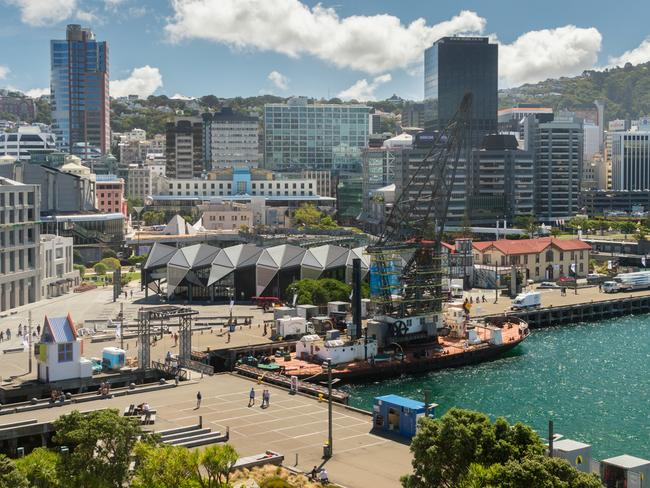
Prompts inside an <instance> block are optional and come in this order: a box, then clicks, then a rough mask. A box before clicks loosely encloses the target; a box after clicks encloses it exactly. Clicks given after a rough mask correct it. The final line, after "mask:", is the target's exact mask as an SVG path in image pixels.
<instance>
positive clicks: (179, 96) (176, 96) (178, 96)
mask: <svg viewBox="0 0 650 488" xmlns="http://www.w3.org/2000/svg"><path fill="white" fill-rule="evenodd" d="M169 98H171V99H172V100H194V97H188V96H187V95H183V94H181V93H174V94H173V95H172V96H171V97H169Z"/></svg>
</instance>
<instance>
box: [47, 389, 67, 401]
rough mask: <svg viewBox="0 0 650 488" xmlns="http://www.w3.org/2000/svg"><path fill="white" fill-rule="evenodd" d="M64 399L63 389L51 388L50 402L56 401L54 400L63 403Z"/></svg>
mask: <svg viewBox="0 0 650 488" xmlns="http://www.w3.org/2000/svg"><path fill="white" fill-rule="evenodd" d="M64 401H65V393H63V390H52V391H51V392H50V403H56V402H61V403H63V402H64Z"/></svg>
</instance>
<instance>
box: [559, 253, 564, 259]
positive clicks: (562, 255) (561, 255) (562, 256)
mask: <svg viewBox="0 0 650 488" xmlns="http://www.w3.org/2000/svg"><path fill="white" fill-rule="evenodd" d="M560 261H564V251H560Z"/></svg>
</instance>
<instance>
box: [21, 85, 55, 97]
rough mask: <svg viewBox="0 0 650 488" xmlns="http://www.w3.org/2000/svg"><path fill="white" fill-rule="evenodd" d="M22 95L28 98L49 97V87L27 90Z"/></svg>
mask: <svg viewBox="0 0 650 488" xmlns="http://www.w3.org/2000/svg"><path fill="white" fill-rule="evenodd" d="M24 93H25V95H27V96H28V97H32V98H39V97H42V96H43V95H49V94H50V87H49V86H48V87H47V88H32V89H31V90H27V91H25V92H24Z"/></svg>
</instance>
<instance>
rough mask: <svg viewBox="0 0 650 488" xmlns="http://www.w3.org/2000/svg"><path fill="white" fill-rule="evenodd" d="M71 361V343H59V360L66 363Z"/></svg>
mask: <svg viewBox="0 0 650 488" xmlns="http://www.w3.org/2000/svg"><path fill="white" fill-rule="evenodd" d="M70 361H72V344H59V362H60V363H67V362H70Z"/></svg>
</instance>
